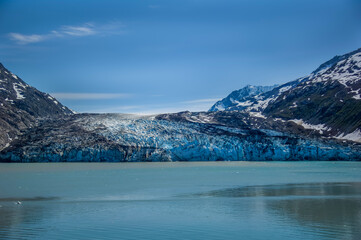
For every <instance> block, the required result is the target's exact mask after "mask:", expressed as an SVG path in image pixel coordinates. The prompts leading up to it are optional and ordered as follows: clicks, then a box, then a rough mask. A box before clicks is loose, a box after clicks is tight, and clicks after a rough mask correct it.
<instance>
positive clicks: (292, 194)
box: [193, 182, 361, 240]
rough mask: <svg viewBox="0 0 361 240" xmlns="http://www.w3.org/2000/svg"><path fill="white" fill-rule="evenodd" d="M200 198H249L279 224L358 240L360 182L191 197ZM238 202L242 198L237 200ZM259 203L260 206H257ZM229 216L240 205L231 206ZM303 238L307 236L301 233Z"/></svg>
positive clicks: (360, 233)
mask: <svg viewBox="0 0 361 240" xmlns="http://www.w3.org/2000/svg"><path fill="white" fill-rule="evenodd" d="M193 196H200V197H224V198H248V197H250V198H253V197H254V201H255V202H254V203H255V204H254V205H253V206H254V208H256V207H257V205H258V206H259V205H262V207H263V209H265V210H266V211H267V212H268V213H270V214H273V215H274V216H275V219H277V220H279V221H281V223H280V224H287V223H289V221H296V222H297V224H298V225H300V226H304V227H305V226H306V227H309V231H310V232H309V233H310V234H316V235H320V236H322V237H324V238H325V239H352V240H356V239H361V183H359V182H356V183H353V182H351V183H306V184H284V185H265V186H248V187H240V188H230V189H224V190H217V191H210V192H205V193H199V194H194V195H193ZM240 200H242V199H240ZM260 202H261V203H260ZM231 206H232V211H231V212H232V214H233V215H234V214H235V213H237V212H240V211H241V209H242V208H243V207H244V206H242V202H238V203H234V204H231ZM305 234H306V235H307V233H306V232H305Z"/></svg>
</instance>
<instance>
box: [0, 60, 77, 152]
mask: <svg viewBox="0 0 361 240" xmlns="http://www.w3.org/2000/svg"><path fill="white" fill-rule="evenodd" d="M0 105H1V108H0V130H1V132H0V149H2V148H3V147H4V146H6V145H7V144H9V142H11V141H12V140H13V139H14V138H15V137H17V135H19V134H20V131H21V130H23V129H26V128H28V127H31V126H34V124H35V122H36V119H38V118H39V117H50V116H55V115H57V116H59V115H67V114H72V111H71V110H70V109H68V108H67V107H65V106H63V105H62V104H61V103H60V102H58V101H57V100H56V99H55V98H53V97H51V96H50V95H49V94H46V93H43V92H40V91H39V90H37V89H35V88H34V87H31V86H29V85H28V84H26V83H25V82H24V81H23V80H22V79H21V78H20V77H18V76H16V75H15V74H13V73H11V72H10V71H9V70H7V69H6V68H5V67H4V66H3V65H2V64H1V63H0Z"/></svg>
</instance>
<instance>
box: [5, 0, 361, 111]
mask: <svg viewBox="0 0 361 240" xmlns="http://www.w3.org/2000/svg"><path fill="white" fill-rule="evenodd" d="M360 12H361V2H360V1H358V0H343V1H341V0H323V1H320V0H312V1H311V0H293V1H290V0H273V1H270V0H244V1H242V0H222V1H221V0H219V1H214V0H182V1H178V0H139V1H137V0H120V1H110V0H103V1H92V0H87V1H85V0H84V1H66V0H63V1H56V0H53V1H49V0H43V1H37V0H32V1H27V0H23V1H18V0H11V1H10V0H9V1H6V0H5V1H4V0H0V62H2V63H3V64H4V66H5V67H7V68H8V69H9V70H11V71H12V72H14V73H16V74H17V75H19V76H20V77H21V78H22V79H23V80H25V81H26V82H27V83H29V84H31V85H33V86H35V87H36V88H38V89H39V90H41V91H44V92H48V93H52V94H53V95H54V96H55V97H57V98H58V99H59V100H60V101H61V102H62V103H64V104H65V105H67V106H68V107H70V108H72V109H74V110H75V111H78V112H126V113H159V112H177V111H182V110H190V111H200V110H207V109H208V108H209V107H210V106H211V105H212V104H213V103H214V102H215V101H216V100H217V99H220V98H222V97H225V96H226V95H228V94H229V93H230V92H231V91H233V90H235V89H239V88H241V87H243V86H245V85H247V84H253V85H273V84H280V83H284V82H287V81H291V80H294V79H296V78H298V77H301V76H304V75H307V74H308V73H310V72H311V71H313V70H314V69H315V68H316V67H318V65H320V64H321V63H322V62H324V61H326V60H328V59H330V58H331V57H333V56H335V55H341V54H344V53H346V52H350V51H352V50H355V49H357V48H360V47H361V27H360V23H361V14H360Z"/></svg>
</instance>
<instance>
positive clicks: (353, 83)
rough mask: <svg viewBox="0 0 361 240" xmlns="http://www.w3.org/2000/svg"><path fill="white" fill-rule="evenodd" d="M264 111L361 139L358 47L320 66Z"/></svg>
mask: <svg viewBox="0 0 361 240" xmlns="http://www.w3.org/2000/svg"><path fill="white" fill-rule="evenodd" d="M319 69H320V70H319V71H318V72H316V71H315V72H313V73H311V74H310V75H309V76H307V77H306V79H305V80H304V81H302V82H300V83H299V84H298V85H296V86H295V87H293V88H291V89H289V90H288V91H286V92H285V93H284V94H283V95H282V96H280V97H279V98H277V99H276V100H274V101H273V103H272V105H269V106H268V107H267V108H266V109H265V110H264V112H263V113H264V114H265V115H267V116H269V117H273V118H281V119H284V120H287V121H293V122H295V123H297V124H301V125H304V126H306V127H307V125H308V127H313V128H315V129H317V128H319V131H322V132H325V133H327V134H328V135H330V136H334V137H337V138H341V139H348V140H354V141H359V142H361V49H358V50H356V51H354V52H351V53H349V54H345V55H343V56H337V57H335V58H333V59H332V60H330V61H328V62H326V63H325V64H323V65H321V67H320V68H319Z"/></svg>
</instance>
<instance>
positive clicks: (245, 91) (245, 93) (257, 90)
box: [209, 85, 277, 112]
mask: <svg viewBox="0 0 361 240" xmlns="http://www.w3.org/2000/svg"><path fill="white" fill-rule="evenodd" d="M275 87H277V85H274V86H252V85H247V86H245V87H244V88H241V89H239V90H235V91H233V92H231V94H229V95H228V96H227V97H225V98H223V99H222V100H220V101H218V102H216V103H215V104H214V105H213V106H212V107H211V108H210V109H209V111H210V112H215V111H223V110H232V109H234V108H237V109H238V110H241V109H244V108H246V107H247V99H248V98H250V97H253V96H256V95H259V94H261V93H264V92H268V91H270V90H272V89H273V88H275Z"/></svg>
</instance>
